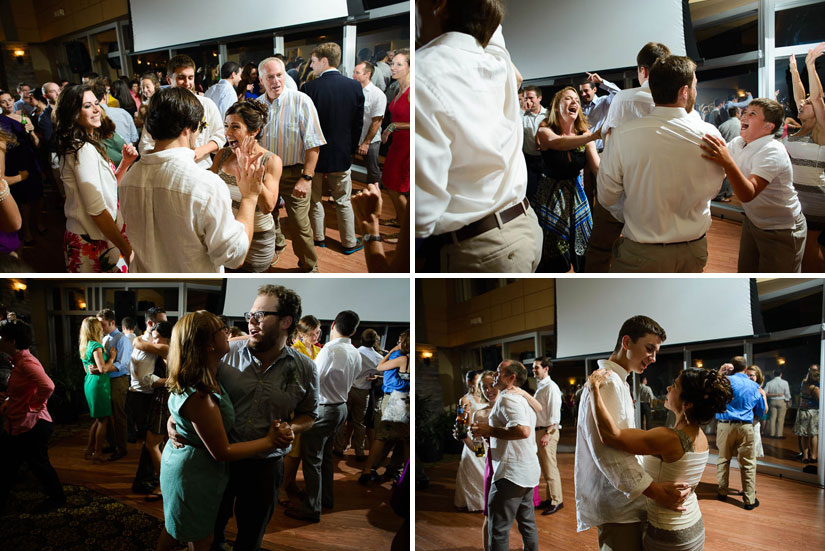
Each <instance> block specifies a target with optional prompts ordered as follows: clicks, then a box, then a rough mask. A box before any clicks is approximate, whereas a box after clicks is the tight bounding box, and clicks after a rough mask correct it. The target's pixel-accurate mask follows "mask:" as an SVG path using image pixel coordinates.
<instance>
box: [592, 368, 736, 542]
mask: <svg viewBox="0 0 825 551" xmlns="http://www.w3.org/2000/svg"><path fill="white" fill-rule="evenodd" d="M609 377H610V372H609V371H608V370H606V369H599V370H597V371H594V372H593V373H592V374H591V375H590V377H589V378H588V384H589V385H590V389H591V393H592V400H593V407H594V410H595V411H594V413H595V418H596V424H597V426H598V429H599V437H600V438H601V440H602V442H603V443H604V444H605V445H607V446H611V447H614V448H616V449H619V450H622V451H624V452H627V453H631V454H636V455H643V456H644V458H643V465H644V469H645V471H647V473H648V474H649V475H650V476H651V477H652V478H653V480H654V481H655V482H672V481H678V482H685V483H687V484H688V485H690V486H691V487H692V488H693V489H695V487H696V485H697V484H699V481H700V480H701V478H702V473H704V472H705V466H706V465H707V462H708V440H707V438H706V437H705V433H704V432H703V431H702V429H701V427H702V425H705V424H707V423H708V422H710V420H711V419H713V417H714V414H716V413H724V412H725V410H726V407H727V404H728V402H730V401H731V400H732V399H733V390H732V389H731V386H730V381H728V379H727V377H725V376H724V375H722V374H720V373H718V372H716V371H711V370H706V369H699V368H695V367H689V368H687V369H685V370H684V371H683V372H682V373H681V374H680V375H679V376H678V377H677V378H676V380H675V381H674V382H673V384H671V385H670V386H668V387H667V398H666V399H665V408H667V409H668V410H670V411H671V412H673V413H674V414H675V415H676V424H675V425H674V427H673V428H672V429H670V428H667V427H656V428H653V429H650V430H641V429H621V428H619V426H618V425H617V424H616V423H615V421H614V420H613V417H612V415H611V414H610V411H609V410H608V408H607V406H606V405H605V403H604V399H603V398H602V396H601V392H600V390H599V388H600V387H601V386H602V384H604V383H605V382H606V381H607V380H608V378H609ZM704 546H705V527H704V524H703V522H702V512H701V511H700V510H699V502H698V500H697V498H696V493H695V491H691V493H690V495H689V496H688V497H687V499H686V500H685V502H684V504H683V510H682V511H675V510H673V509H668V508H665V507H662V506H661V505H659V504H657V503H656V502H655V501H653V500H652V499H649V498H648V499H647V529H646V531H645V536H644V541H643V547H644V549H645V551H664V550H667V551H700V550H701V549H704Z"/></svg>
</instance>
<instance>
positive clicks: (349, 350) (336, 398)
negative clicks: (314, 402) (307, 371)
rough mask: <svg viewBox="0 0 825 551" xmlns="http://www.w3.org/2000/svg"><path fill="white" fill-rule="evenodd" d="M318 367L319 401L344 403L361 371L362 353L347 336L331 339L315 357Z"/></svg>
mask: <svg viewBox="0 0 825 551" xmlns="http://www.w3.org/2000/svg"><path fill="white" fill-rule="evenodd" d="M315 365H316V366H317V367H318V381H319V383H318V394H319V398H318V400H319V402H318V403H320V404H321V405H324V404H343V403H345V402H346V401H347V396H348V395H349V390H350V389H351V388H352V383H353V381H355V378H356V377H357V376H358V374H359V373H360V372H361V354H360V353H359V352H358V349H357V348H355V347H354V346H352V341H351V340H350V339H348V338H347V337H340V338H338V339H333V340H331V341H329V342H328V343H327V344H326V345H325V346H324V347H323V348H322V349H321V351H320V352H318V355H317V356H316V357H315Z"/></svg>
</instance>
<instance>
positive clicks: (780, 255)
mask: <svg viewBox="0 0 825 551" xmlns="http://www.w3.org/2000/svg"><path fill="white" fill-rule="evenodd" d="M784 116H785V112H784V110H783V109H782V106H781V105H779V103H777V102H775V101H773V100H770V99H764V98H758V99H755V100H753V101H752V102H751V103H750V104H749V105H748V106H747V107H746V108H745V110H744V112H743V113H742V119H741V121H742V131H741V133H740V135H739V137H737V138H734V139H733V140H732V141H731V142H730V144H728V146H725V142H724V141H722V140H720V139H719V138H716V137H714V136H704V137H703V138H702V140H703V141H704V143H703V144H701V145H700V147H701V148H702V149H703V150H704V152H705V153H704V154H703V155H702V156H703V157H705V158H706V159H710V160H711V161H713V162H715V163H717V164H719V165H721V166H722V168H724V169H725V173H726V174H727V177H728V180H729V181H730V183H731V186H732V187H733V193H734V194H735V195H736V197H738V198H739V199H740V200H741V201H742V208H743V209H744V210H745V221H744V222H743V223H742V236H741V238H740V241H739V263H738V266H737V269H738V271H739V272H740V273H743V272H745V273H747V272H800V271H801V267H802V253H803V251H804V250H805V235H806V233H807V231H808V227H807V223H806V222H805V216H804V215H803V214H802V207H801V205H800V204H799V199H798V198H797V195H796V190H795V189H794V187H793V171H792V168H791V159H790V157H788V152H787V151H786V150H785V147H784V146H783V145H782V144H781V143H780V142H778V141H776V140H775V139H774V137H773V135H774V132H776V129H777V128H781V126H782V122H783V119H784Z"/></svg>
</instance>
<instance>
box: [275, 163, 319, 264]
mask: <svg viewBox="0 0 825 551" xmlns="http://www.w3.org/2000/svg"><path fill="white" fill-rule="evenodd" d="M302 171H303V167H302V166H301V165H295V166H288V167H285V168H284V172H283V174H282V175H281V182H280V184H279V188H280V189H279V191H280V194H281V197H283V199H284V204H285V207H286V215H287V216H288V217H289V219H290V220H292V223H293V224H294V225H295V232H296V233H295V235H293V236H292V251H293V252H294V253H295V256H297V257H298V267H299V268H301V270H303V271H305V272H309V271H310V270H312V269H313V268H315V265H316V264H317V263H318V256H317V255H316V254H315V242H314V241H313V239H312V226H311V224H310V223H309V203H310V200H311V193H307V196H306V197H304V198H303V199H298V198H297V197H293V196H292V190H293V189H295V184H296V183H297V182H298V178H299V177H300V176H301V172H302ZM310 191H311V190H310ZM273 218H274V219H275V233H276V237H275V248H276V249H282V248H283V247H284V246H285V245H286V243H285V241H284V236H283V234H282V233H281V224H280V221H279V220H278V213H277V212H276V213H273Z"/></svg>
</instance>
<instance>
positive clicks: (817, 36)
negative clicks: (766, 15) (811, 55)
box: [776, 2, 825, 48]
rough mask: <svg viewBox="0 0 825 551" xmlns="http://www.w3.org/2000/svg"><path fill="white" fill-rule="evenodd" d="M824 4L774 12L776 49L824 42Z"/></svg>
mask: <svg viewBox="0 0 825 551" xmlns="http://www.w3.org/2000/svg"><path fill="white" fill-rule="evenodd" d="M823 21H825V2H820V3H818V4H813V5H808V6H801V7H798V8H791V9H789V10H782V11H778V12H776V47H777V48H779V47H782V46H796V45H798V44H811V43H813V42H821V41H822V40H825V26H823V25H822V22H823Z"/></svg>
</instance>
